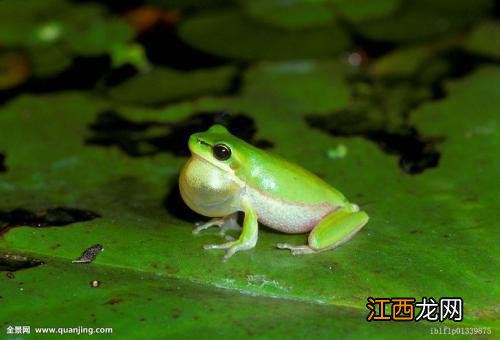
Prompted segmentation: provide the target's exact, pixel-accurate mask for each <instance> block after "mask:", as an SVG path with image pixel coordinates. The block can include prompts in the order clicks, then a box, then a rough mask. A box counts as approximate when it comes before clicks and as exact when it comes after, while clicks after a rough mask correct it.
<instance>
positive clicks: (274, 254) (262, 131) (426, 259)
mask: <svg viewBox="0 0 500 340" xmlns="http://www.w3.org/2000/svg"><path fill="white" fill-rule="evenodd" d="M304 65H305V66H307V67H305V66H304ZM304 65H302V66H301V65H297V64H295V63H283V64H279V63H275V64H270V63H265V64H262V65H259V66H257V67H256V68H255V69H251V70H250V71H249V73H248V74H247V75H246V77H245V79H244V87H243V89H242V92H241V94H239V95H238V96H234V97H225V98H224V97H222V98H221V97H216V98H211V97H204V98H201V99H199V100H196V101H188V102H183V103H179V104H176V105H172V106H168V107H165V108H163V109H145V108H141V107H138V108H137V107H135V108H134V107H121V106H117V105H116V103H109V102H107V101H106V100H104V99H102V98H97V97H94V96H91V95H89V94H88V93H78V92H65V93H59V94H50V95H38V96H22V97H19V98H17V99H15V100H13V101H11V102H9V103H8V104H7V105H6V106H4V107H3V108H2V109H1V111H0V128H1V130H2V132H3V133H2V134H0V146H1V148H2V153H5V155H6V160H5V163H6V168H7V169H8V170H7V171H5V172H2V173H0V195H1V196H2V197H5V199H4V200H3V201H2V203H1V205H0V210H1V211H10V210H12V209H15V208H19V207H23V208H25V209H30V210H33V211H39V210H43V209H47V208H49V207H61V206H62V207H70V208H75V209H81V210H89V211H93V212H95V213H97V214H99V215H100V216H101V217H100V218H96V219H93V220H90V221H84V222H79V223H74V224H70V225H67V226H63V227H57V228H55V227H53V228H51V227H45V228H36V227H28V226H24V227H23V226H17V227H11V229H10V230H9V231H7V232H4V233H3V235H2V238H1V239H0V249H1V250H2V252H4V253H5V252H9V253H16V254H27V255H30V256H32V257H35V258H39V259H40V260H42V261H44V262H45V264H43V265H40V266H37V267H34V268H30V269H25V270H23V271H18V272H16V273H15V275H14V278H8V277H6V276H5V277H3V278H2V280H1V281H0V291H1V292H2V293H1V295H2V309H1V312H0V313H4V314H3V315H2V318H1V320H7V323H6V324H5V325H4V326H5V327H6V326H7V324H14V325H16V324H25V323H26V324H28V323H29V324H31V325H33V326H38V325H39V326H42V327H43V326H45V327H50V326H52V325H54V327H58V326H59V325H60V324H74V323H75V322H77V324H78V325H80V324H87V325H89V326H90V325H96V327H115V329H114V333H115V334H118V335H120V334H126V335H125V336H128V335H129V334H131V335H130V336H137V337H142V336H151V334H153V335H155V336H166V335H172V336H176V335H185V334H195V335H197V334H199V335H206V336H210V335H215V334H217V335H222V336H224V335H228V336H234V335H235V334H236V335H237V336H240V335H243V336H250V335H256V336H259V335H261V336H272V335H277V334H283V333H285V332H286V333H289V334H291V336H297V337H300V336H304V335H307V336H312V337H315V338H316V337H323V338H327V337H331V335H332V334H339V335H340V336H342V335H345V336H354V337H356V336H360V337H361V336H368V335H373V334H380V335H381V336H385V337H394V336H399V337H401V336H412V337H413V336H414V337H418V336H422V335H427V334H428V333H429V327H432V326H433V325H434V324H430V323H427V322H424V321H421V322H410V323H404V322H371V323H369V322H367V321H366V316H367V315H368V309H367V308H366V307H365V304H366V303H367V300H366V299H367V297H369V296H373V297H405V296H407V297H415V298H417V299H420V298H421V297H422V296H426V297H429V296H430V297H434V298H436V299H438V298H440V297H448V296H458V297H462V298H463V300H464V321H463V322H462V323H460V324H457V323H452V322H450V323H445V325H448V326H470V327H472V326H473V327H492V328H493V332H497V331H498V322H497V321H496V318H497V302H496V301H498V299H499V289H498V287H497V285H495V282H496V281H495V280H496V273H497V272H498V264H499V263H498V250H497V245H498V243H499V239H498V233H495V228H496V227H495V226H496V221H497V220H498V217H499V216H498V204H497V199H498V194H499V192H498V189H496V187H497V186H496V175H497V174H498V169H499V168H500V164H499V159H498V157H496V154H497V150H498V148H499V147H500V145H499V141H500V138H498V137H499V135H498V134H499V132H498V110H499V108H500V96H498V90H497V89H496V88H495V87H494V86H491V84H495V83H498V82H500V69H499V68H498V67H491V68H485V69H482V70H479V71H478V72H476V73H474V74H472V75H470V76H468V77H466V78H464V79H462V80H459V81H455V82H453V83H451V84H450V86H448V88H447V89H448V91H447V93H448V97H446V98H444V99H442V100H440V101H436V102H433V103H429V104H426V105H423V106H421V107H420V108H419V109H418V110H416V111H414V112H412V113H411V117H412V118H411V119H412V122H413V123H414V124H416V126H418V128H419V129H421V130H422V131H423V132H424V133H425V134H428V135H432V136H434V135H436V136H442V137H443V138H445V140H444V142H443V143H441V144H440V145H439V150H440V152H441V154H442V157H441V161H440V164H439V165H438V166H437V167H436V168H433V169H429V170H428V171H426V172H424V173H423V174H421V175H417V176H408V175H407V174H405V173H403V172H401V171H400V169H399V168H398V166H397V162H396V160H395V159H394V157H392V156H391V155H387V154H385V153H383V152H382V151H381V150H380V149H379V148H378V147H377V146H376V145H374V144H373V143H371V142H369V141H367V140H364V139H362V138H339V137H332V136H329V135H327V134H325V133H322V132H320V131H319V130H315V129H311V128H309V127H308V125H307V123H306V120H305V115H306V112H304V110H305V109H311V110H313V111H314V110H316V111H317V112H318V113H321V112H323V111H325V110H327V109H332V108H335V103H334V102H333V101H331V99H330V97H331V96H332V95H335V94H333V93H331V92H330V91H332V90H336V91H341V92H342V93H346V91H348V89H347V85H342V81H341V80H340V79H342V78H341V77H342V76H341V73H340V72H337V69H336V66H332V65H330V66H329V65H327V64H314V63H311V62H308V63H305V64H304ZM299 66H300V67H299ZM330 77H332V78H333V79H330ZM336 77H339V78H336ZM312 79H317V80H318V81H319V82H320V83H322V84H326V85H327V90H325V91H322V92H319V93H316V92H315V89H316V86H315V84H314V82H313V81H312ZM262 84H266V87H265V89H262V90H259V89H260V88H261V85H262ZM343 86H345V87H344V88H343ZM299 87H302V88H303V89H304V92H303V94H300V93H298V92H297V90H296V89H297V88H299ZM311 93H314V96H315V98H314V99H315V101H318V102H322V103H315V102H314V101H313V100H311V98H309V96H310V95H311ZM291 94H294V96H295V97H296V98H295V100H294V102H293V105H292V104H290V100H291V97H292V96H291ZM342 96H343V95H342ZM342 96H340V97H339V98H344V99H339V101H340V100H342V101H343V102H341V103H339V104H338V105H339V106H342V105H344V104H346V103H345V101H346V98H345V97H342ZM478 107H480V108H481V110H478ZM222 108H224V109H228V110H230V111H235V112H244V113H246V114H247V115H248V116H249V117H251V118H252V119H254V120H255V122H256V124H257V128H258V130H257V131H258V137H259V138H265V139H268V140H270V141H272V142H273V143H274V145H275V148H274V149H273V152H275V153H277V154H280V155H282V156H284V157H286V158H287V159H290V160H291V161H293V162H296V163H298V164H301V165H303V166H304V167H306V168H308V169H310V170H311V171H313V172H315V173H318V174H319V175H320V176H322V177H323V178H324V179H325V180H326V181H327V182H329V183H331V184H332V185H334V186H335V187H336V188H338V189H339V190H341V191H342V192H343V193H345V194H346V195H347V197H349V198H350V199H351V200H352V201H353V202H356V203H358V204H360V205H361V207H362V208H363V209H364V210H366V211H367V213H368V214H369V215H370V217H371V220H370V222H369V223H368V224H367V226H366V227H365V228H364V229H363V230H362V231H361V232H360V233H359V234H358V235H356V236H355V237H354V238H353V239H352V240H351V241H349V242H348V243H346V244H345V245H343V246H342V247H340V248H338V249H336V250H334V251H329V252H325V253H321V254H316V255H311V256H298V257H295V256H292V255H290V254H289V253H288V252H285V251H280V250H278V249H276V248H275V244H276V243H278V242H283V241H286V242H290V243H303V242H305V239H306V235H286V234H280V233H275V232H272V231H270V230H268V229H266V228H261V229H260V231H259V232H260V235H259V242H258V244H257V246H256V248H255V249H252V250H249V251H244V252H240V253H238V254H236V255H235V256H234V257H233V258H231V259H230V260H229V261H228V262H226V263H223V262H222V261H221V257H222V253H221V252H218V251H211V252H208V251H204V250H203V248H202V246H203V245H204V244H207V243H214V242H215V243H218V242H223V241H224V240H223V238H221V237H220V236H219V235H218V233H217V231H215V230H209V231H207V232H205V233H202V234H201V235H198V236H193V235H192V233H191V229H192V227H193V226H192V223H191V222H190V221H187V220H185V219H183V218H181V217H178V216H176V215H174V213H173V211H172V208H173V206H172V203H171V202H170V201H168V200H165V197H166V196H168V195H169V193H170V192H171V191H172V190H174V189H175V188H176V187H177V174H178V171H179V169H180V168H181V166H182V165H183V163H184V162H185V161H186V159H185V158H182V157H176V156H174V155H173V154H171V153H169V152H166V151H164V152H159V153H157V154H156V155H152V156H149V157H142V158H131V157H129V156H128V155H126V154H125V153H123V152H122V151H120V150H119V149H117V148H114V147H102V146H95V145H85V143H84V141H85V140H86V138H87V137H88V135H89V129H88V126H89V124H91V123H93V122H94V121H95V119H96V117H97V116H98V114H99V113H100V112H103V111H105V110H109V109H114V110H118V111H119V112H120V113H121V114H123V115H124V116H126V117H127V118H128V119H130V120H133V121H136V122H138V123H140V122H149V121H151V120H155V121H158V122H164V123H169V122H176V121H180V120H183V119H186V118H188V117H189V116H190V115H192V114H194V113H196V112H207V111H216V110H219V109H222ZM41 140H43V143H40V141H41ZM339 144H342V145H344V146H345V148H346V150H347V153H346V154H345V156H344V157H343V158H336V159H331V158H329V157H328V150H329V149H331V148H332V147H336V146H338V145H339ZM174 212H175V211H174ZM96 243H99V244H103V245H104V249H105V250H104V252H103V253H102V254H100V255H99V256H98V257H97V259H96V260H95V261H94V262H93V263H92V264H90V265H76V264H71V263H70V262H71V260H72V259H75V258H76V257H78V256H79V255H80V254H81V252H82V251H83V250H84V249H86V248H88V247H89V246H91V245H93V244H96ZM474 254H479V255H478V256H475V255H474ZM94 280H97V281H99V282H100V284H99V287H97V288H93V287H91V282H92V281H94ZM20 282H22V284H20ZM54 287H57V289H55V288H54ZM216 287H218V288H216ZM20 288H22V289H20ZM220 288H225V289H220ZM240 292H242V293H245V295H242V294H240ZM254 295H255V296H254ZM270 297H273V299H270ZM28 303H29V306H30V308H26V306H27V304H28ZM53 311H57V313H55V312H53ZM210 311H211V312H210ZM40 315H44V316H45V318H44V319H41V318H40ZM142 319H144V320H143V321H141V320H142ZM82 320H83V321H82ZM284 320H286V322H284ZM141 322H144V324H145V325H147V326H148V327H144V328H143V327H138V326H137V324H140V323H141ZM59 327H60V326H59ZM306 330H307V333H306Z"/></svg>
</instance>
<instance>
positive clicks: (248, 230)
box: [203, 202, 259, 261]
mask: <svg viewBox="0 0 500 340" xmlns="http://www.w3.org/2000/svg"><path fill="white" fill-rule="evenodd" d="M243 208H244V213H245V218H244V220H243V228H242V231H241V234H240V237H239V238H238V239H237V240H236V241H231V242H227V243H223V244H207V245H205V246H204V247H203V248H205V249H228V250H227V252H226V255H224V261H226V260H227V259H229V258H230V257H231V256H233V255H234V254H235V253H236V252H237V251H240V250H246V249H251V248H253V247H255V244H256V243H257V235H258V230H259V229H258V223H257V214H256V213H255V210H254V209H253V208H252V207H251V206H250V204H248V203H246V202H243Z"/></svg>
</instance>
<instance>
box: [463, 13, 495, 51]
mask: <svg viewBox="0 0 500 340" xmlns="http://www.w3.org/2000/svg"><path fill="white" fill-rule="evenodd" d="M464 48H465V49H466V50H468V51H470V52H472V53H477V54H479V55H483V56H486V57H492V58H500V24H499V23H498V22H497V21H484V22H482V23H480V24H479V25H478V26H477V27H475V28H474V30H473V31H472V32H471V33H470V34H469V36H468V37H467V38H466V40H465V43H464Z"/></svg>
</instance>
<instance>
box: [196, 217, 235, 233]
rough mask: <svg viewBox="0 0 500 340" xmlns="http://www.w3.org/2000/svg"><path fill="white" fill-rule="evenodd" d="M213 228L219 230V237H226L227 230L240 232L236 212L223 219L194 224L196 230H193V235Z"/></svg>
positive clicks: (216, 218) (218, 218)
mask: <svg viewBox="0 0 500 340" xmlns="http://www.w3.org/2000/svg"><path fill="white" fill-rule="evenodd" d="M214 226H216V227H219V228H220V233H219V234H220V235H221V236H224V235H226V232H227V231H228V230H240V229H241V227H240V226H239V224H238V213H237V212H236V213H234V214H230V215H227V216H224V217H215V218H212V219H211V220H210V221H207V222H205V223H200V222H198V223H196V228H194V229H193V234H195V235H196V234H198V233H199V232H200V231H202V230H205V229H208V228H210V227H214Z"/></svg>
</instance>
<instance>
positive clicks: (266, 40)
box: [179, 10, 349, 60]
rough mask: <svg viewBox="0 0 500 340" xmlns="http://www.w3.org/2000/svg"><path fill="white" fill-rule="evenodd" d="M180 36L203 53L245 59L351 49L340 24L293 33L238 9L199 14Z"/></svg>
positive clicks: (306, 55) (184, 25) (183, 27)
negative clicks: (267, 23) (251, 16)
mask: <svg viewBox="0 0 500 340" xmlns="http://www.w3.org/2000/svg"><path fill="white" fill-rule="evenodd" d="M179 34H180V36H181V37H182V38H183V39H184V40H185V41H186V42H187V43H189V44H191V45H192V46H194V47H196V48H199V49H201V50H203V51H206V52H209V53H212V54H215V55H219V56H224V57H229V58H235V59H243V60H253V59H298V58H317V57H328V56H335V55H337V54H339V53H340V52H341V51H343V50H344V49H346V48H347V47H348V46H349V37H348V36H347V34H346V33H345V32H344V31H343V30H342V28H340V27H339V26H336V25H330V26H326V27H321V28H314V29H308V30H298V31H289V30H285V29H278V28H276V27H273V26H270V25H266V24H263V23H262V22H258V21H256V20H255V19H252V18H250V17H248V16H247V15H245V14H244V13H243V12H241V11H238V10H224V11H218V12H205V13H203V14H199V15H196V16H194V17H192V18H190V19H187V20H185V21H184V22H183V23H182V24H181V25H180V28H179Z"/></svg>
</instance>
